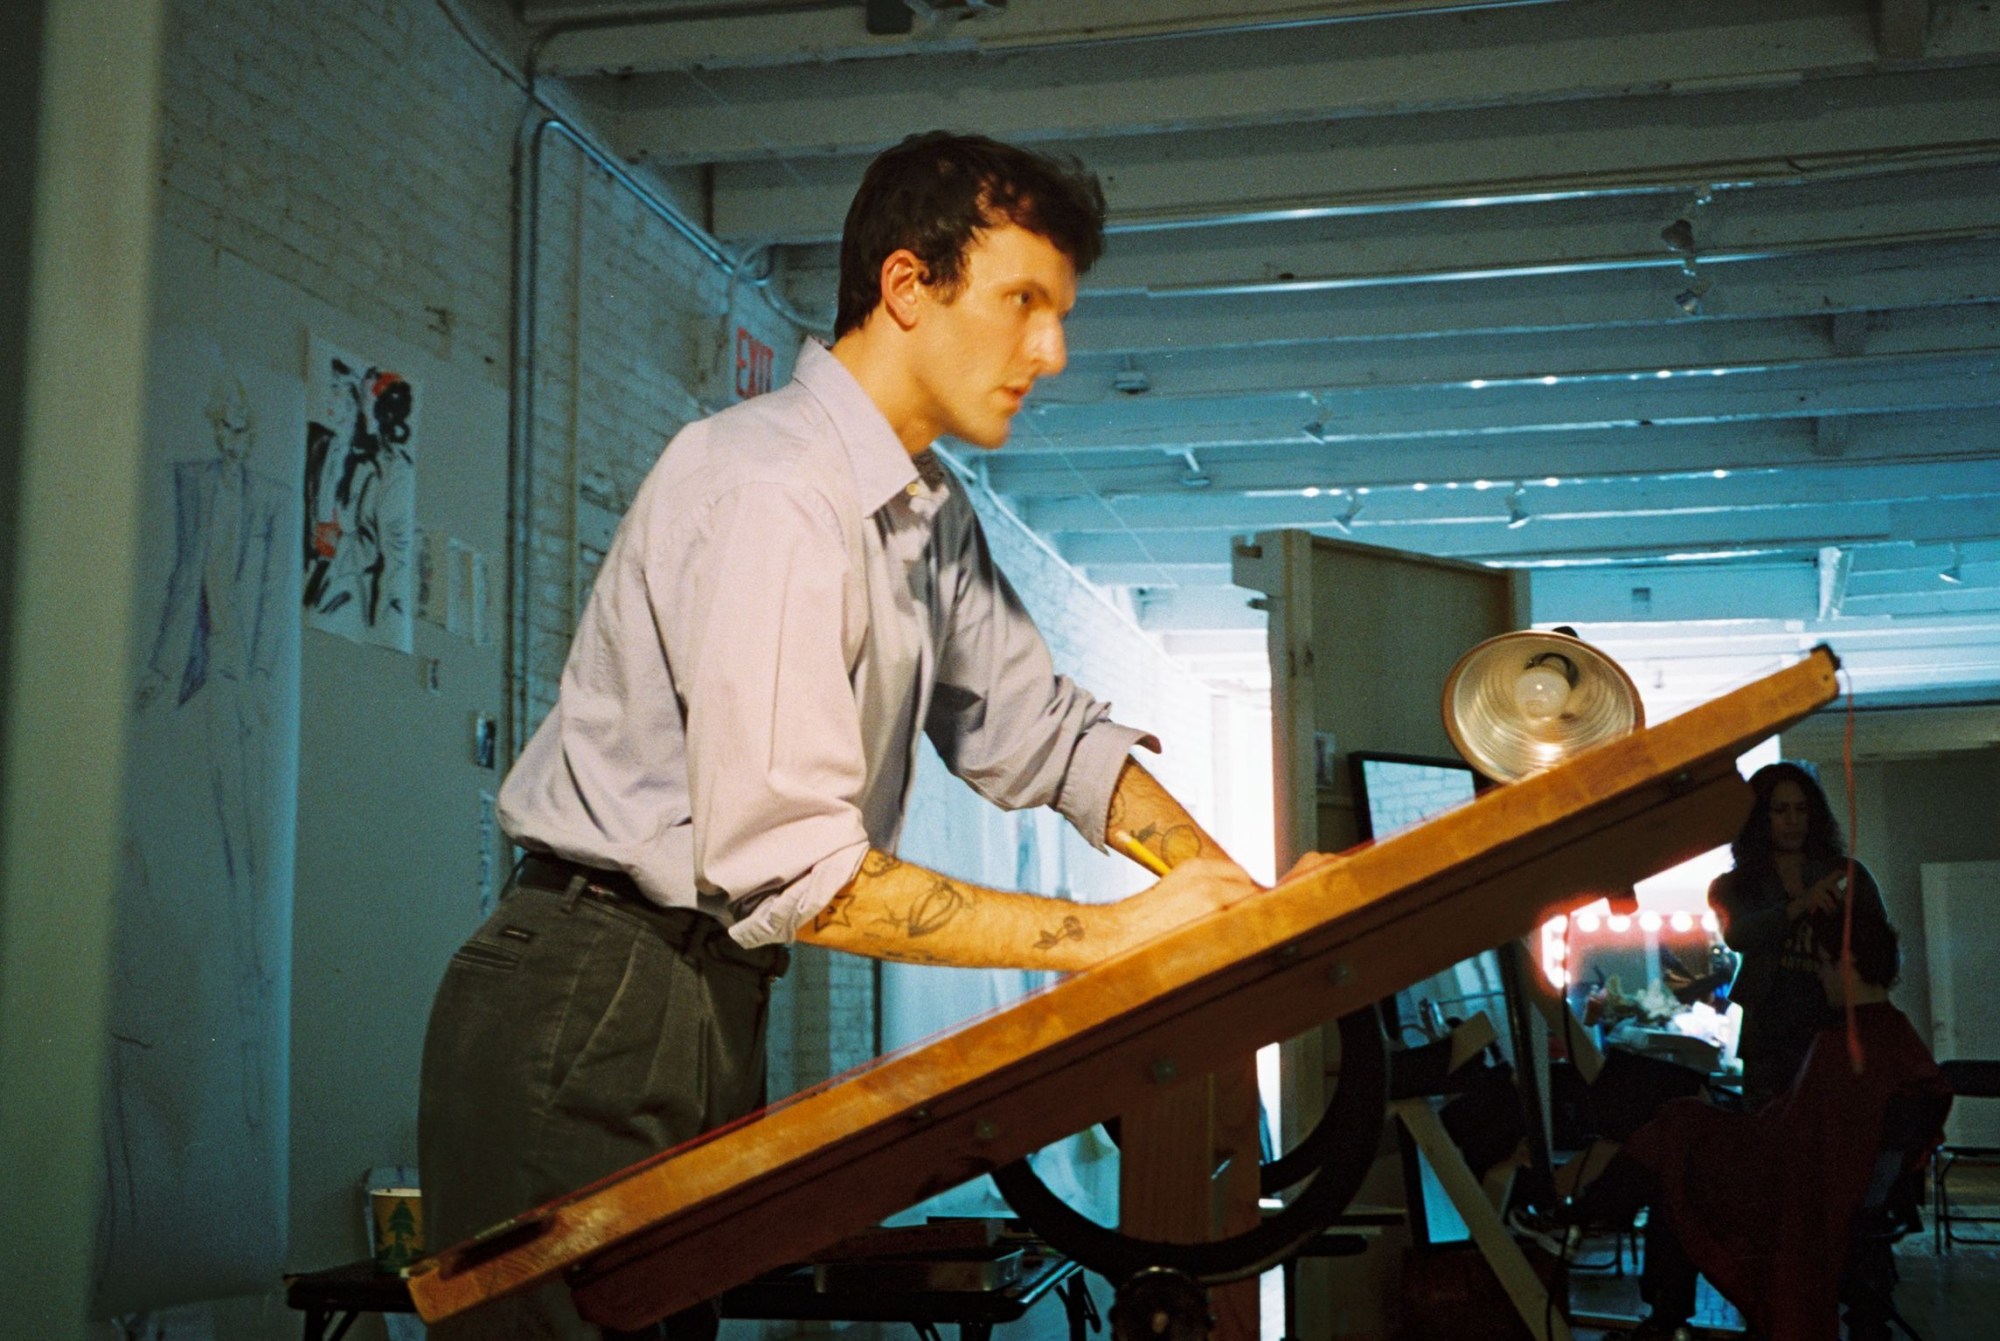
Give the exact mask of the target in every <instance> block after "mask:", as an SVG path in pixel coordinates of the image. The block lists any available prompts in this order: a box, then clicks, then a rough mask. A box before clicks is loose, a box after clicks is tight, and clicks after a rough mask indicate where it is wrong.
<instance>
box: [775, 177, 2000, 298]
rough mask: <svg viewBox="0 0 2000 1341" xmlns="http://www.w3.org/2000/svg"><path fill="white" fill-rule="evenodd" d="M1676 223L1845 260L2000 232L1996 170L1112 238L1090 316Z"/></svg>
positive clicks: (1588, 246) (831, 257)
mask: <svg viewBox="0 0 2000 1341" xmlns="http://www.w3.org/2000/svg"><path fill="white" fill-rule="evenodd" d="M1676 219H1687V220H1689V221H1690V233H1691V235H1692V236H1693V238H1694V240H1695V250H1694V253H1693V256H1692V258H1691V259H1692V261H1693V264H1694V265H1695V266H1696V267H1697V268H1707V267H1708V266H1710V265H1711V264H1712V263H1713V261H1714V258H1715V257H1717V256H1719V255H1743V254H1755V255H1760V256H1773V257H1783V256H1785V255H1787V254H1789V253H1793V252H1805V251H1815V252H1819V253H1820V255H1819V256H1818V257H1816V258H1815V259H1816V263H1820V264H1829V263H1830V264H1843V263H1845V262H1844V261H1843V259H1842V258H1844V257H1851V256H1853V255H1855V254H1856V253H1861V252H1865V251H1866V250H1867V249H1868V248H1869V247H1871V246H1876V245H1879V246H1882V247H1884V248H1887V247H1890V246H1895V247H1907V246H1929V245H1936V244H1938V243H1944V242H1946V240H1948V239H1951V238H1954V237H1966V236H1972V235H1989V234H1991V233H1992V232H1993V231H1994V230H1995V229H1996V228H2000V162H1994V163H1986V164H1979V165H1974V166H1968V167H1962V168H1957V169H1951V170H1940V171H1936V172H1925V173H1910V172H1903V171H1898V172H1884V173H1880V174H1866V175H1853V176H1843V177H1840V178H1837V179H1835V180H1833V181H1826V182H1821V181H1815V182H1811V183H1807V184H1784V185H1778V186H1771V187H1763V188H1757V189H1747V190H1735V191H1717V192H1712V193H1709V194H1708V195H1707V196H1706V197H1705V203H1696V200H1695V199H1694V198H1692V197H1690V196H1688V195H1681V196H1672V195H1666V196H1658V195H1632V196H1624V195H1617V196H1600V197H1590V198H1582V199H1570V200H1554V201H1546V202H1541V203H1537V204H1511V205H1496V206H1489V207H1485V208H1481V209H1456V210H1417V211H1398V212H1395V213H1392V214H1362V215H1347V216H1340V217H1334V218H1314V219H1288V220H1274V221H1264V222H1259V223H1255V224H1238V225H1232V226H1221V227H1200V228H1179V229H1152V230H1137V231H1125V232H1114V233H1113V234H1112V235H1111V237H1110V238H1109V240H1108V245H1107V247H1106V250H1105V254H1104V256H1103V257H1102V259H1100V260H1099V261H1098V263H1097V265H1096V266H1095V267H1094V268H1093V269H1092V270H1091V271H1090V272H1089V273H1088V274H1087V275H1086V276H1084V279H1083V283H1082V286H1081V303H1082V308H1081V311H1083V312H1088V311H1089V310H1090V309H1092V308H1093V307H1095V306H1097V305H1098V304H1099V303H1100V302H1101V301H1103V300H1105V299H1106V298H1110V297H1116V296H1128V297H1129V296H1134V295H1141V294H1147V293H1156V292H1185V291H1187V290H1190V289H1214V288H1217V287H1222V286H1230V285H1239V286H1247V285H1257V284H1264V285H1273V284H1285V283H1309V282H1311V281H1313V280H1315V279H1332V280H1336V281H1340V282H1341V283H1342V284H1344V285H1346V286H1347V287H1353V286H1355V285H1357V284H1367V283H1375V284H1388V285H1402V284H1418V283H1431V282H1437V279H1436V277H1438V276H1445V275H1451V274H1456V273H1467V272H1477V271H1494V272H1501V271H1506V270H1508V269H1510V268H1511V269H1513V270H1516V271H1522V270H1533V271H1535V272H1537V273H1538V274H1540V275H1546V274H1548V273H1551V272H1561V271H1562V270H1563V268H1564V267H1566V266H1575V265H1578V264H1581V265H1585V266H1609V265H1626V266H1629V265H1644V264H1652V265H1659V266H1666V267H1673V268H1677V267H1679V266H1680V265H1681V264H1682V263H1683V261H1684V260H1686V259H1689V258H1687V257H1685V256H1684V255H1683V254H1682V253H1679V252H1676V251H1674V250H1672V249H1670V248H1669V247H1668V246H1667V244H1666V242H1665V241H1664V240H1663V238H1662V236H1661V234H1662V231H1663V229H1664V228H1665V227H1666V226H1667V225H1669V224H1670V223H1672V222H1673V221H1675V220H1676ZM1828 247H1833V248H1835V249H1836V250H1835V251H1832V252H1828V251H1827V250H1826V249H1827V248H1828ZM1738 268H1739V269H1740V267H1738ZM782 271H783V275H784V284H785V286H786V290H787V293H788V294H789V295H790V297H791V298H792V300H793V302H794V303H796V304H798V305H799V306H801V307H807V308H821V307H823V308H827V309H831V307H832V305H833V297H834V291H835V287H836V284H837V281H838V271H839V255H838V250H837V248H836V247H835V246H834V245H833V244H831V243H813V244H804V245H800V246H796V247H787V248H786V249H785V251H784V255H783V258H782ZM1735 278H1736V276H1735V274H1734V273H1732V281H1733V280H1734V279H1735Z"/></svg>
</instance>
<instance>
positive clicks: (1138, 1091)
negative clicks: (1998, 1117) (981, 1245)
mask: <svg viewBox="0 0 2000 1341" xmlns="http://www.w3.org/2000/svg"><path fill="white" fill-rule="evenodd" d="M1834 669H1835V662H1834V659H1833V656H1832V654H1831V653H1830V652H1828V651H1827V650H1826V649H1824V648H1821V649H1818V650H1816V651H1815V652H1813V653H1812V654H1810V655H1809V656H1808V657H1807V658H1806V659H1805V660H1803V661H1801V662H1800V663H1798V664H1797V665H1795V666H1793V667H1791V668H1789V669H1787V670H1783V671H1780V672H1778V673H1777V674H1775V675H1772V676H1769V677H1767V678H1766V679H1763V680H1760V681H1757V682H1756V683H1754V684H1750V685H1747V686H1745V687H1743V688H1742V689H1739V690H1737V691H1736V692H1734V693H1732V694H1728V695H1726V696H1724V697H1722V698H1720V699H1717V700H1715V701H1714V702H1712V703H1709V704H1706V705H1704V706H1703V707H1701V708H1698V709H1695V710H1694V711H1692V712H1689V713H1686V714H1684V715H1682V716H1680V717H1677V718H1673V719H1671V720H1669V721H1667V722H1665V723H1662V724H1661V725H1659V726H1656V727H1653V728H1651V729H1650V730H1647V731H1644V732H1640V733H1638V734H1635V735H1633V736H1629V737H1626V738H1624V739H1622V740H1618V741H1614V742H1611V743H1609V744H1606V745H1603V746H1600V747H1598V748H1596V749H1594V750H1591V751H1588V752H1587V753H1584V754H1582V755H1580V756H1578V757H1577V758H1575V759H1573V760H1571V761H1569V762H1567V763H1565V764H1564V765H1562V766H1561V767H1559V768H1555V769H1552V770H1550V771H1548V772H1546V773H1543V774H1540V775H1538V776H1536V777H1532V778H1529V779H1527V780H1525V781H1522V782H1518V783H1514V784H1511V785H1509V786H1505V787H1498V788H1494V789H1493V790H1491V791H1489V792H1487V793H1485V794H1484V795H1483V796H1481V797H1480V798H1479V799H1477V800H1475V801H1474V802H1472V803H1471V804H1469V805H1466V806H1464V807H1461V808H1460V809H1457V810H1454V811H1451V812H1449V813H1447V814H1445V815H1442V816H1439V817H1438V818H1436V819H1434V820H1432V821H1431V822H1430V823H1428V824H1424V825H1421V826H1419V827H1417V828H1415V829H1411V830H1407V831H1405V832H1404V833H1401V834H1398V835H1396V836H1395V837H1393V838H1390V839H1387V840H1385V841H1383V842H1380V843H1375V844H1372V845H1369V846H1366V847H1362V848H1359V849H1356V850H1355V851H1353V852H1351V853H1348V854H1346V855H1344V856H1343V857H1341V858H1340V859H1339V860H1337V861H1334V862H1330V863H1328V864H1327V865H1325V866H1323V867H1321V868H1320V869H1318V870H1315V871H1313V872H1312V873H1310V874H1309V875H1306V876H1303V877H1301V878H1299V879H1297V880H1293V881H1289V882H1287V883H1285V884H1282V885H1279V886H1278V887H1276V888H1274V889H1271V890H1268V891H1265V892H1264V893H1263V894H1261V895H1258V896H1256V897H1254V898H1252V899H1250V900H1248V901H1246V902H1245V903H1243V904H1241V905H1238V906H1237V907H1235V908H1232V909H1229V910H1227V911H1224V912H1219V913H1215V914H1211V915H1210V916H1208V917H1205V918H1202V919H1199V920H1197V921H1195V922H1192V923H1189V924H1187V925H1185V926H1182V927H1180V928H1178V929H1176V930H1174V931H1172V932H1170V933H1168V934H1166V935H1163V936H1161V937H1160V938H1158V939H1157V940H1155V941H1153V942H1151V943H1149V944H1147V945H1144V946H1141V947H1139V948H1137V949H1135V950H1133V951H1131V952H1129V953H1126V954H1124V955H1120V956H1118V957H1117V958H1114V959H1111V960H1107V961H1106V962H1104V963H1102V964H1099V965H1097V966H1096V967H1094V968H1091V969H1090V970H1088V971H1086V972H1083V973H1078V974H1076V975H1074V976H1072V977H1070V978H1068V979H1066V980H1064V981H1063V982H1060V983H1058V984H1056V985H1055V986H1054V987H1051V988H1049V989H1046V990H1045V991H1043V992H1041V993H1039V994H1037V995H1035V996H1032V997H1029V998H1028V999H1026V1000H1024V1001H1021V1002H1017V1003H1015V1004H1014V1005H1012V1006H1010V1007H1008V1008H1006V1009H1004V1010H1001V1011H997V1012H995V1013H993V1014H990V1015H988V1016H985V1017H984V1018H982V1019H979V1020H976V1021H974V1022H972V1023H971V1024H969V1025H967V1026H965V1027H963V1028H961V1029H959V1030H957V1031H956V1032H954V1033H951V1034H949V1035H946V1036H944V1037H942V1038H939V1039H937V1040H934V1041H932V1042H930V1043H926V1044H923V1045H920V1046H918V1047H915V1048H912V1049H909V1050H907V1051H904V1052H902V1053H899V1054H896V1055H894V1056H891V1057H888V1058H884V1059H882V1060H881V1061H879V1062H877V1063H874V1064H872V1065H870V1066H868V1067H865V1068H863V1069H861V1070H860V1071H857V1072H855V1073H853V1074H852V1075H849V1076H847V1077H845V1078H842V1079H841V1080H839V1081H836V1082H833V1083H829V1084H828V1085H825V1086H822V1087H820V1088H818V1089H815V1090H812V1091H809V1092H807V1093H805V1094H802V1095H799V1096H797V1097H795V1098H793V1099H791V1100H789V1101H787V1102H786V1103H784V1104H782V1105H780V1106H778V1107H775V1108H773V1109H770V1110H768V1111H766V1112H764V1113H762V1114H760V1115H756V1116H754V1117H752V1118H749V1119H746V1120H745V1121H743V1122H741V1123H738V1124H736V1125H734V1126H732V1127H729V1128H726V1129H724V1130H722V1131H720V1132H716V1133H712V1134H710V1135H709V1136H708V1137H705V1138H703V1139H702V1140H700V1141H698V1142H695V1143H692V1144H690V1145H688V1146H684V1147H682V1148H680V1149H679V1150H675V1151H670V1152H667V1153H666V1154H663V1155H660V1156H658V1157H656V1158H654V1159H650V1160H647V1161H645V1162H643V1163H640V1164H637V1165H634V1166H633V1167H632V1168H630V1169H627V1170H625V1171H624V1172H622V1173H620V1174H618V1175H615V1176H614V1177H612V1178H609V1179H606V1180H604V1181H603V1182H601V1183H598V1184H596V1185H594V1186H592V1187H589V1188H585V1189H582V1190H581V1191H579V1192H576V1193H574V1194H572V1195H570V1196H568V1197H565V1198H562V1199H560V1200H558V1201H555V1202H552V1203H550V1204H549V1205H547V1206H544V1207H541V1208H539V1209H538V1210H536V1211H533V1212H530V1213H529V1214H527V1215H524V1216H521V1217H518V1218H517V1219H516V1220H515V1221H512V1222H509V1224H508V1225H506V1226H502V1227H498V1228H497V1229H496V1231H495V1232H493V1233H492V1234H490V1235H485V1236H481V1239H480V1240H476V1241H474V1242H472V1243H469V1244H461V1245H458V1246H457V1247H455V1248H451V1249H447V1250H446V1251H444V1252H443V1253H440V1254H439V1255H438V1256H437V1257H435V1258H431V1259H428V1260H426V1261H425V1262H423V1263H420V1264H419V1265H418V1267H417V1268H416V1269H415V1270H414V1271H413V1273H412V1276H411V1279H410V1289H411V1294H412V1296H413V1297H414V1298H415V1300H416V1303H417V1306H418V1309H419V1310H420V1311H421V1312H422V1313H423V1315H424V1317H425V1318H427V1319H432V1320H435V1319H438V1318H442V1317H447V1316H450V1315H452V1314H455V1313H458V1312H461V1311H463V1310H465V1309H468V1308H472V1307H475V1306H477V1305H478V1304H480V1303H481V1302H483V1301H485V1300H487V1299H490V1298H495V1297H498V1296H500V1295H503V1294H507V1293H512V1292H514V1291H517V1290H522V1289H527V1288H529V1287H531V1286H534V1285H537V1284H540V1283H542V1282H544V1281H547V1280H549V1279H551V1278H553V1277H554V1276H556V1275H557V1274H558V1273H563V1274H566V1275H567V1277H568V1279H569V1282H570V1284H571V1287H572V1289H573V1291H574V1292H575V1297H576V1301H577V1306H578V1308H579V1311H581V1312H582V1314H583V1316H584V1317H585V1318H587V1319H589V1320H590V1321H593V1322H597V1323H600V1324H603V1325H609V1326H615V1327H621V1328H636V1327H640V1326H644V1325H647V1324H649V1323H651V1322H652V1321H654V1320H655V1319H657V1318H659V1317H662V1316H664V1315H665V1314H667V1313H670V1312H673V1311H675V1310H677V1309H679V1308H682V1307H685V1306H687V1305H690V1304H693V1303H696V1302H698V1301H700V1300H702V1299H705V1298H708V1297H710V1296H712V1295H714V1294H716V1293H718V1292H720V1291H721V1290H724V1289H727V1288H729V1287H730V1286H731V1285H734V1284H737V1283H740V1282H741V1281H744V1280H748V1279H750V1278H752V1277H754V1276H756V1275H758V1274H759V1273H761V1272H763V1271H766V1270H768V1269H770V1268H772V1267H775V1266H778V1265H781V1264H782V1263H785V1262H787V1261H794V1260H797V1259H799V1258H801V1257H804V1256H806V1255H807V1254H809V1253H811V1252H812V1251H814V1250H815V1249H817V1248H820V1247H823V1246H824V1245H826V1244H828V1243H831V1242H833V1241H835V1240H837V1239H840V1238H842V1237H844V1236H846V1235H848V1234H852V1233H855V1232H857V1231H859V1230H861V1229H864V1228H866V1227H868V1226H870V1225H873V1224H875V1223H877V1222H878V1221H880V1220H881V1219H882V1218H883V1217H884V1216H886V1215H889V1214H892V1213H894V1212H895V1211H898V1210H900V1209H902V1208H904V1207H906V1206H909V1205H911V1204H914V1203H915V1202H917V1201H920V1200H922V1199H924V1198H925V1197H927V1196H930V1195H932V1194H934V1193H936V1192H939V1191H942V1190H944V1189H946V1188H949V1187H953V1186H956V1185H957V1184H959V1183H961V1182H964V1181H966V1180H968V1179H970V1178H973V1177H976V1176H978V1175H979V1174H981V1173H984V1172H987V1171H989V1170H991V1169H993V1168H995V1167H997V1166H998V1165H1000V1164H1002V1163H1006V1162H1008V1161H1011V1160H1015V1159H1019V1158H1021V1157H1022V1156H1024V1155H1026V1154H1028V1153H1030V1152H1031V1151H1034V1150H1037V1149H1039V1148H1041V1147H1042V1146H1044V1145H1047V1144H1048V1143H1049V1142H1051V1141H1054V1140H1056V1139H1059V1138H1060V1137H1062V1136H1065V1135H1068V1134H1069V1133H1071V1132H1074V1131H1077V1130H1080V1129H1081V1128H1083V1127H1085V1126H1087V1125H1089V1124H1090V1123H1092V1122H1095V1121H1099V1120H1101V1119H1103V1118H1105V1117H1108V1116H1110V1115H1111V1114H1113V1113H1117V1112H1120V1111H1124V1110H1126V1109H1129V1108H1131V1107H1133V1106H1134V1105H1135V1103H1137V1102H1138V1101H1139V1100H1140V1099H1141V1098H1142V1096H1144V1095H1147V1094H1149V1093H1152V1092H1155V1091H1156V1090H1157V1088H1158V1087H1160V1086H1162V1085H1165V1084H1170V1083H1172V1082H1174V1081H1176V1080H1178V1079H1180V1078H1182V1077H1188V1076H1195V1075H1199V1074H1202V1073H1204V1072H1207V1071H1211V1070H1215V1069H1217V1068H1218V1067H1221V1066H1223V1065H1225V1064H1226V1063H1228V1061H1229V1059H1231V1058H1235V1057H1240V1056H1242V1055H1243V1054H1244V1053H1245V1052H1247V1051H1249V1050H1251V1049H1254V1048H1256V1047H1258V1046H1260V1045H1262V1044H1265V1043H1269V1042H1272V1041H1275V1040H1277V1039H1281V1038H1285V1037H1289V1036H1291V1035H1293V1034H1296V1033H1298V1032H1299V1031H1300V1030H1302V1029H1305V1028H1308V1027H1310V1026H1312V1025H1315V1024H1318V1023H1320V1022H1322V1021H1324V1020H1328V1019H1332V1018H1334V1017H1336V1016H1338V1015H1341V1014H1343V1013H1345V1012H1347V1011H1350V1010H1353V1009H1356V1008H1358V1007H1360V1006H1362V1005H1365V1004H1367V1003H1369V1002H1372V1001H1375V1000H1377V999H1379V998H1380V997H1382V996H1385V995H1387V994H1388V993H1390V992H1392V991H1394V990H1396V989H1397V988H1398V987H1400V986H1402V985H1404V984H1406V983H1408V982H1412V981H1415V980H1416V979H1419V978H1422V977H1425V976H1427V975H1428V974H1430V973H1433V972H1436V971H1438V970H1439V969H1441V968H1443V967H1444V966H1446V965H1448V964H1451V963H1454V962H1456V961H1458V960H1459V959H1462V958H1464V957H1465V956H1467V955H1468V954H1472V953H1475V952H1477V951H1478V950H1481V949H1484V948H1487V947H1489V946H1492V945H1496V944H1498V943H1500V942H1501V941H1503V940H1508V939H1512V938H1515V937H1519V936H1522V935H1524V934H1526V933H1527V932H1528V931H1529V930H1530V929H1531V928H1532V927H1534V926H1535V925H1537V924H1538V923H1539V922H1540V921H1542V920H1543V919H1544V918H1545V917H1547V916H1548V915H1550V913H1552V912H1554V911H1557V910H1560V909H1565V908H1567V907H1569V906H1571V905H1572V904H1575V903H1580V902H1582V901H1583V900H1584V899H1585V898H1587V897H1594V893H1593V891H1595V890H1597V889H1601V888H1603V887H1604V886H1605V885H1608V884H1619V883H1631V882H1633V881H1636V880H1638V879H1641V878H1643V877H1645V876H1647V875H1650V874H1652V873H1654V872H1655V871H1658V870H1662V869H1664V868H1665V867H1667V866H1670V865H1673V864H1674V863H1676V862H1678V861H1681V860H1684V859H1685V858H1687V857H1689V856H1692V855H1694V854H1695V853H1698V852H1701V851H1704V850H1706V849H1708V848H1711V847H1714V846H1716V845H1717V844H1718V843H1720V842H1723V841H1725V840H1726V839H1727V838H1729V837H1730V836H1731V835H1733V834H1734V833H1735V832H1736V830H1737V828H1738V827H1739V826H1740V825H1741V823H1742V820H1743V817H1744V816H1745V814H1747V813H1748V810H1749V805H1750V796H1749V789H1748V787H1747V785H1746V784H1745V783H1744V782H1743V781H1742V779H1741V778H1740V777H1738V776H1737V773H1736V768H1735V760H1736V758H1737V756H1738V755H1739V754H1741V753H1742V752H1743V751H1744V750H1745V749H1747V748H1748V747H1749V746H1750V745H1752V744H1755V743H1756V742H1757V741H1759V740H1762V739H1763V738H1765V737H1766V736H1769V735H1772V734H1774V733H1775V732H1777V731H1779V730H1780V729H1782V728H1783V727H1785V726H1788V725H1790V724H1791V723H1792V722H1794V721H1797V720H1798V719H1800V718H1801V717H1804V716H1805V715H1807V714H1808V713H1810V712H1812V711H1813V710H1814V709H1816V708H1818V707H1820V706H1821V705H1823V704H1825V703H1827V702H1828V701H1830V700H1831V699H1832V698H1833V697H1834V695H1835V692H1836V688H1837V686H1836V684H1835V680H1834Z"/></svg>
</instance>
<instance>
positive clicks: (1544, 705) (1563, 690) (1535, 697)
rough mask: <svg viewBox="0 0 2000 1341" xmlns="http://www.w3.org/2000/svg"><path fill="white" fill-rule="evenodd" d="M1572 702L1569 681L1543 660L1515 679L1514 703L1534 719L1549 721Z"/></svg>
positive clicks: (1532, 720)
mask: <svg viewBox="0 0 2000 1341" xmlns="http://www.w3.org/2000/svg"><path fill="white" fill-rule="evenodd" d="M1568 702H1569V680H1568V679H1567V678H1565V677H1564V675H1563V673H1562V672H1561V671H1559V670H1557V669H1556V668H1555V667H1554V666H1551V665H1549V664H1548V663H1546V662H1543V663H1542V664H1540V665H1536V666H1530V667H1528V669H1526V670H1524V671H1522V672H1521V673H1520V675H1519V676H1517V677H1516V678H1515V680H1514V706H1515V707H1517V708H1519V709H1520V710H1521V715H1522V716H1523V717H1526V718H1527V719H1528V720H1529V721H1531V722H1546V721H1548V720H1549V719H1550V718H1551V717H1554V716H1557V715H1558V714H1560V713H1561V712H1562V710H1563V705H1564V704H1566V703H1568Z"/></svg>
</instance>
